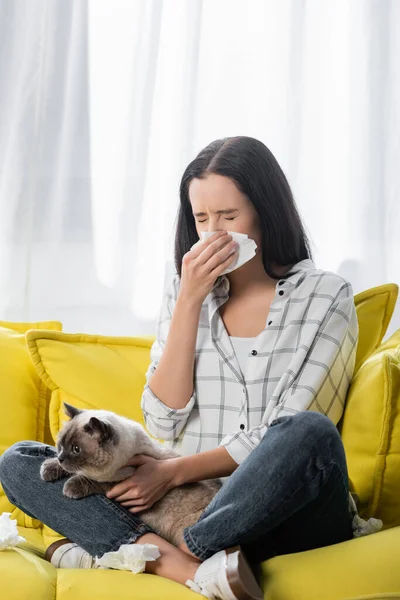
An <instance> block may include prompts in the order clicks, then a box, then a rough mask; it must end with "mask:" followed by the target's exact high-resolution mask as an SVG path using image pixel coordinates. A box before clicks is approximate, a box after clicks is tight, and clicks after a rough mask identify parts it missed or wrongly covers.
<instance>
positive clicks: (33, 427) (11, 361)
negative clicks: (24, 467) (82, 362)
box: [0, 321, 62, 527]
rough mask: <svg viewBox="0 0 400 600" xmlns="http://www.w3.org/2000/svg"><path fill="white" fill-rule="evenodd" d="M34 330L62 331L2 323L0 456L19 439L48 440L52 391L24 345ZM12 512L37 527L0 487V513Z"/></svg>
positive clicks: (55, 323)
mask: <svg viewBox="0 0 400 600" xmlns="http://www.w3.org/2000/svg"><path fill="white" fill-rule="evenodd" d="M32 327H34V328H38V327H43V328H46V329H58V330H60V329H61V327H62V325H61V323H59V322H58V321H46V322H44V323H37V322H36V323H12V322H9V321H0V411H1V419H0V454H3V452H4V451H5V450H6V449H7V448H8V447H9V446H11V445H12V444H14V443H15V442H18V441H20V440H37V441H39V442H43V441H45V424H46V414H47V405H48V401H49V392H48V390H47V388H46V386H45V385H44V383H43V382H42V380H41V379H40V377H39V376H38V374H37V373H36V371H35V369H34V367H33V365H32V361H31V358H30V356H29V352H28V350H27V347H26V342H25V332H26V331H27V330H28V329H31V328H32ZM2 512H11V513H12V518H13V519H17V521H18V524H19V525H21V526H23V527H24V526H28V527H37V526H38V525H39V521H36V520H34V519H31V517H28V516H27V515H25V514H24V513H22V512H21V511H20V510H19V509H16V508H14V507H13V506H12V504H10V502H9V501H8V498H7V497H6V495H5V494H4V491H3V488H2V487H1V485H0V513H2Z"/></svg>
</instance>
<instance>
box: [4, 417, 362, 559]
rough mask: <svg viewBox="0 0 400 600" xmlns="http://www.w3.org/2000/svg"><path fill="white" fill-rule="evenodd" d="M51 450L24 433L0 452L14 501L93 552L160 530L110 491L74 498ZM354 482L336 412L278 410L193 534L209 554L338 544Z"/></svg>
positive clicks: (200, 552) (347, 524) (269, 553)
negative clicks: (48, 475) (51, 469)
mask: <svg viewBox="0 0 400 600" xmlns="http://www.w3.org/2000/svg"><path fill="white" fill-rule="evenodd" d="M49 456H56V449H55V447H53V446H49V445H47V444H42V443H40V442H35V441H22V442H17V443H15V444H13V445H12V446H10V447H9V448H8V449H7V450H6V451H5V452H4V454H3V455H2V456H1V457H0V482H1V483H2V485H3V488H4V491H5V493H6V495H7V497H8V499H9V500H10V502H11V503H12V504H14V505H15V506H17V507H18V508H20V509H21V510H22V511H24V512H25V513H26V514H28V515H29V516H31V517H33V518H36V519H39V520H40V521H42V522H43V523H45V524H46V525H48V526H49V527H51V528H52V529H54V530H55V531H57V532H59V533H60V534H61V535H63V536H65V537H67V538H69V539H70V540H72V541H74V542H76V543H77V544H79V546H81V547H82V548H84V549H85V550H86V551H87V552H89V554H91V555H92V556H96V555H97V556H102V555H103V554H104V553H105V552H110V551H114V550H118V548H119V547H120V545H121V544H127V543H130V542H133V541H135V540H136V539H137V538H138V537H139V536H141V535H143V534H144V533H146V532H154V530H153V529H152V528H151V527H149V526H148V525H145V524H144V523H143V522H142V521H141V520H140V517H139V516H137V515H133V514H132V513H130V512H129V510H128V509H127V508H125V507H123V506H121V504H119V502H117V501H115V500H111V499H109V498H107V497H106V496H104V495H102V494H94V495H92V496H88V497H86V498H81V499H80V500H73V499H70V498H67V497H66V496H64V495H63V493H62V488H63V485H64V483H65V480H63V479H61V480H58V481H55V482H45V481H43V480H42V479H41V478H40V474H39V471H40V466H41V464H42V462H43V461H44V460H45V459H46V458H48V457H49ZM348 492H349V489H348V474H347V465H346V457H345V452H344V448H343V444H342V440H341V438H340V435H339V432H338V430H337V428H336V427H335V425H334V424H333V423H332V421H331V420H330V419H329V418H328V417H326V416H324V415H322V414H320V413H316V412H308V411H303V412H301V413H298V414H296V415H293V416H285V417H280V418H278V419H276V420H275V421H274V422H273V423H272V424H271V426H270V427H269V429H268V430H267V433H266V434H265V435H264V437H263V439H262V440H261V442H260V444H259V445H258V446H257V448H255V449H254V450H253V451H252V453H251V454H250V455H249V457H248V458H247V459H246V460H245V461H244V462H243V463H242V464H241V465H239V467H238V468H237V469H236V470H235V471H234V472H233V473H232V475H231V476H230V477H229V478H228V480H227V481H226V482H225V484H224V485H223V486H222V488H221V489H220V490H219V492H218V493H217V495H216V496H215V497H214V498H213V500H212V501H211V503H210V504H209V505H208V507H207V508H206V509H205V511H204V512H203V514H202V515H201V517H200V519H199V520H198V521H197V523H195V524H194V525H192V526H190V527H188V528H186V529H185V534H184V537H185V542H186V544H187V546H188V547H189V549H190V551H191V552H193V554H195V555H196V556H197V557H199V558H200V559H202V560H205V559H206V558H208V557H210V556H212V555H213V554H214V553H215V552H218V551H219V550H222V549H223V548H228V547H230V546H233V545H236V544H240V546H241V547H242V549H243V551H244V552H245V554H246V556H247V558H248V560H249V561H250V563H252V564H257V563H260V562H262V561H264V560H267V559H268V558H271V557H273V556H276V555H280V554H290V553H292V552H301V551H304V550H310V549H313V548H319V547H322V546H329V545H331V544H337V543H339V542H343V541H345V540H349V539H351V538H352V537H353V531H352V527H351V515H350V512H349V509H348ZM155 533H157V532H155Z"/></svg>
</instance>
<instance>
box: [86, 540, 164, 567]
mask: <svg viewBox="0 0 400 600" xmlns="http://www.w3.org/2000/svg"><path fill="white" fill-rule="evenodd" d="M160 556H161V554H160V551H159V549H158V546H155V545H154V544H122V546H120V547H119V548H118V550H116V551H115V552H106V553H105V554H103V556H102V557H101V558H98V557H97V556H96V560H95V565H98V566H101V567H108V568H110V569H118V570H120V571H132V573H143V571H144V568H145V566H146V561H147V560H156V559H157V558H159V557H160Z"/></svg>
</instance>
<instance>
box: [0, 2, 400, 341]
mask: <svg viewBox="0 0 400 600" xmlns="http://www.w3.org/2000/svg"><path fill="white" fill-rule="evenodd" d="M399 56H400V2H398V1H397V0H336V1H335V2H332V1H331V0H308V1H306V0H304V1H301V0H247V1H244V0H190V2H189V1H187V0H164V2H163V1H162V0H68V1H66V0H33V1H32V0H0V320H1V319H6V320H20V321H28V320H41V319H59V320H61V321H63V324H64V329H65V330H66V331H82V332H88V333H99V334H116V335H141V334H152V333H154V326H155V321H156V317H157V313H158V309H159V305H160V302H161V297H162V293H163V289H164V286H165V285H166V284H167V282H168V280H169V278H170V277H171V275H172V273H173V240H174V233H175V223H176V215H177V210H178V205H179V197H178V188H179V181H180V177H181V175H182V173H183V170H184V169H185V167H186V165H187V164H188V162H189V161H190V160H191V159H192V158H193V157H194V156H195V155H196V153H197V152H198V151H199V150H200V149H201V148H202V147H204V146H205V145H206V144H208V143H209V142H210V141H212V140H214V139H216V138H220V137H224V136H231V135H250V136H253V137H256V138H258V139H260V140H262V141H263V142H264V143H265V144H266V145H267V146H268V147H269V148H270V150H271V151H272V152H273V153H274V155H275V156H276V158H277V160H278V162H279V163H280V164H281V166H282V168H283V169H284V171H285V173H286V175H287V177H288V180H289V182H290V184H291V186H292V189H293V192H294V195H295V198H296V201H297V203H298V205H299V208H300V212H301V214H302V216H303V218H304V221H305V223H306V226H307V229H308V231H309V233H310V237H311V239H312V242H313V248H314V255H315V261H316V263H317V265H318V266H320V267H322V268H325V269H330V270H333V271H336V272H339V273H341V274H342V275H343V276H345V277H346V278H348V279H349V280H350V281H351V282H352V284H353V287H354V290H355V292H356V293H357V292H359V291H361V290H363V289H366V288H368V287H372V286H374V285H379V284H382V283H385V282H396V283H400V241H399V240H400V235H399V233H400V206H399V205H400V202H399V199H398V197H397V196H398V190H399V188H400V173H399V165H400V144H399V139H400V135H399V134H400V118H399V117H400V71H399V69H398V64H397V63H398V57H399ZM397 327H400V310H399V309H398V310H397V312H396V315H395V317H394V319H393V321H392V324H391V327H390V330H389V331H393V330H394V329H396V328H397Z"/></svg>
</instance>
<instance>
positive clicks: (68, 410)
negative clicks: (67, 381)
mask: <svg viewBox="0 0 400 600" xmlns="http://www.w3.org/2000/svg"><path fill="white" fill-rule="evenodd" d="M63 404H64V412H65V414H66V415H67V416H68V417H71V419H73V418H74V417H76V416H77V415H80V414H81V413H82V412H84V411H83V410H80V409H79V408H76V407H75V406H72V405H71V404H67V403H66V402H63Z"/></svg>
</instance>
